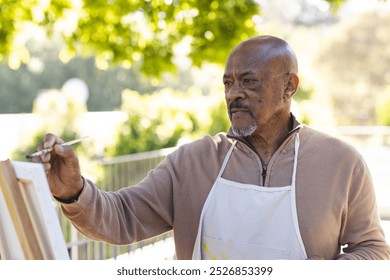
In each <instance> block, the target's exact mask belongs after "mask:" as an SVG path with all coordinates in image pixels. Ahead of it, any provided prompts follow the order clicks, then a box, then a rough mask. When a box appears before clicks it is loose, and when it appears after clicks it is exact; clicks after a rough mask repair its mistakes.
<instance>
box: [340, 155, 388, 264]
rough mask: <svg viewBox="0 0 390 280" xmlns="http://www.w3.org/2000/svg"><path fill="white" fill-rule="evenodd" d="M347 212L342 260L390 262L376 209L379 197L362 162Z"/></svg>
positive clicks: (350, 195)
mask: <svg viewBox="0 0 390 280" xmlns="http://www.w3.org/2000/svg"><path fill="white" fill-rule="evenodd" d="M350 182H351V184H350V186H349V188H350V189H349V194H348V198H347V199H348V202H347V210H346V215H345V220H344V221H343V228H342V229H341V232H340V234H341V235H340V244H341V245H342V246H343V247H344V249H343V253H342V254H339V255H338V257H337V258H338V259H344V260H384V259H389V258H390V249H389V246H388V245H387V244H386V242H385V237H384V232H383V230H382V228H381V226H380V218H379V213H378V208H377V205H376V197H375V192H374V187H373V183H372V180H371V176H370V173H369V170H368V168H367V166H366V164H365V162H364V161H363V159H361V161H360V163H359V164H358V166H357V167H356V168H355V170H354V172H353V173H352V176H351V180H350Z"/></svg>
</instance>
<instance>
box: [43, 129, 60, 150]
mask: <svg viewBox="0 0 390 280" xmlns="http://www.w3.org/2000/svg"><path fill="white" fill-rule="evenodd" d="M62 143H64V141H63V140H62V139H61V138H60V137H58V136H56V135H54V134H51V133H48V134H46V135H45V137H44V138H43V148H44V149H47V148H52V147H53V146H54V145H56V144H62Z"/></svg>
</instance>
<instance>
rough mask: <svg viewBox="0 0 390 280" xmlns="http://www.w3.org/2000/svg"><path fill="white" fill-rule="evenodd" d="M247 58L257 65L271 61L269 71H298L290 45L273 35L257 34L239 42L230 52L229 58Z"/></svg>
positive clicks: (249, 61)
mask: <svg viewBox="0 0 390 280" xmlns="http://www.w3.org/2000/svg"><path fill="white" fill-rule="evenodd" d="M245 58H246V59H247V60H248V63H256V64H258V65H259V66H261V65H266V64H269V63H271V65H272V67H270V68H269V70H271V71H275V72H276V73H277V72H279V71H283V72H284V73H294V74H297V73H298V62H297V58H296V55H295V52H294V51H293V49H292V48H291V47H290V45H289V44H288V43H287V42H286V41H284V40H282V39H280V38H277V37H274V36H257V37H254V38H251V39H248V40H246V41H243V42H241V43H240V44H239V45H237V46H236V47H235V48H234V49H233V51H232V52H231V54H230V56H229V58H228V62H229V60H235V59H240V60H242V59H245Z"/></svg>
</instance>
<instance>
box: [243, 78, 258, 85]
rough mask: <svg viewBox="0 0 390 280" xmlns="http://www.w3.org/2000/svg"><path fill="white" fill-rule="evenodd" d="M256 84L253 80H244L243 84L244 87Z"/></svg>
mask: <svg viewBox="0 0 390 280" xmlns="http://www.w3.org/2000/svg"><path fill="white" fill-rule="evenodd" d="M254 82H255V80H252V79H244V80H242V83H243V84H244V85H250V84H253V83H254Z"/></svg>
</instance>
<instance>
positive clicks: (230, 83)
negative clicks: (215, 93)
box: [223, 81, 233, 87]
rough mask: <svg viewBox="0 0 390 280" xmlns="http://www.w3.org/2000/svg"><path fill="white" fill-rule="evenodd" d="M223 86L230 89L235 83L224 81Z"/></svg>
mask: <svg viewBox="0 0 390 280" xmlns="http://www.w3.org/2000/svg"><path fill="white" fill-rule="evenodd" d="M223 84H224V85H225V87H229V86H231V85H232V84H233V83H232V82H231V81H224V82H223Z"/></svg>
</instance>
